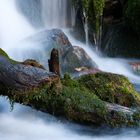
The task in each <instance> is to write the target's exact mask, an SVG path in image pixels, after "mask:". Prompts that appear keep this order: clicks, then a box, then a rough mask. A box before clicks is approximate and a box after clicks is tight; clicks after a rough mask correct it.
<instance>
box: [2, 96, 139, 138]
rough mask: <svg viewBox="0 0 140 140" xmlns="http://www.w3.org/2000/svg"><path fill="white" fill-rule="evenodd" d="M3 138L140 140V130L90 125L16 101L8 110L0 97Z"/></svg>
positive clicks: (7, 106) (4, 101) (7, 105)
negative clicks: (110, 128) (12, 107)
mask: <svg viewBox="0 0 140 140" xmlns="http://www.w3.org/2000/svg"><path fill="white" fill-rule="evenodd" d="M0 101H1V102H0V139H1V140H117V139H119V140H139V139H140V135H139V132H140V130H139V129H138V130H127V131H126V130H125V131H124V130H123V129H122V130H120V131H119V130H114V132H113V130H111V131H112V132H108V131H105V130H104V131H103V130H100V129H97V130H96V129H91V128H86V127H83V126H78V125H75V124H70V123H68V122H66V121H65V122H62V121H60V120H57V119H56V118H54V117H52V116H50V115H48V114H44V113H41V112H37V111H35V110H32V109H30V108H28V107H24V106H21V105H18V104H16V105H15V108H14V111H13V112H9V108H10V107H9V104H8V102H7V101H6V100H5V99H4V98H0Z"/></svg>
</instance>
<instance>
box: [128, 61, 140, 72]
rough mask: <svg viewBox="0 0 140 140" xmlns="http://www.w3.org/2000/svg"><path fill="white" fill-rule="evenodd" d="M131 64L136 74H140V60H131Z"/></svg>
mask: <svg viewBox="0 0 140 140" xmlns="http://www.w3.org/2000/svg"><path fill="white" fill-rule="evenodd" d="M129 64H130V66H131V67H132V69H133V71H134V72H135V73H136V74H140V62H130V63H129Z"/></svg>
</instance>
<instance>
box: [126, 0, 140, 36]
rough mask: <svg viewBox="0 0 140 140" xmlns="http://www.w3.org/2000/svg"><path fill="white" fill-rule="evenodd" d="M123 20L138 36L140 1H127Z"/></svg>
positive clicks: (139, 32) (139, 30)
mask: <svg viewBox="0 0 140 140" xmlns="http://www.w3.org/2000/svg"><path fill="white" fill-rule="evenodd" d="M125 18H126V21H127V23H128V24H129V26H130V27H131V28H132V29H133V30H134V31H135V32H136V33H138V35H139V36H140V0H128V3H127V6H126V9H125Z"/></svg>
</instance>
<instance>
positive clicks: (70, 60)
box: [61, 46, 97, 73]
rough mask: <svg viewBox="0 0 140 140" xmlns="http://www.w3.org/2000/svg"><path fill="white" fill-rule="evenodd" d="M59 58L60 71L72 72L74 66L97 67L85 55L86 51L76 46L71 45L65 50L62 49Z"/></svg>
mask: <svg viewBox="0 0 140 140" xmlns="http://www.w3.org/2000/svg"><path fill="white" fill-rule="evenodd" d="M63 52H64V53H63V54H62V57H61V59H62V60H63V62H62V63H61V68H62V71H64V72H69V73H74V72H75V68H78V67H86V68H88V69H89V68H97V65H96V64H95V63H94V62H93V61H92V59H91V58H90V57H89V56H88V55H87V53H86V52H85V51H84V50H83V49H82V48H80V47H78V46H73V47H71V48H69V49H68V50H67V51H65V50H63Z"/></svg>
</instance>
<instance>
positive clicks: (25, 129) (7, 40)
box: [0, 0, 140, 140]
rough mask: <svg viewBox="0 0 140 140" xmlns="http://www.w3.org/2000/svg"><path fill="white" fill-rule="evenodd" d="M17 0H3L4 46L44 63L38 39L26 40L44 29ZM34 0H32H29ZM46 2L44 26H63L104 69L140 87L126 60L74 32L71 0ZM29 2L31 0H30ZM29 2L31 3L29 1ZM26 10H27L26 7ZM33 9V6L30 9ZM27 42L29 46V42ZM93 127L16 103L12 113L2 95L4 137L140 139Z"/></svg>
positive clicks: (0, 34) (0, 35)
mask: <svg viewBox="0 0 140 140" xmlns="http://www.w3.org/2000/svg"><path fill="white" fill-rule="evenodd" d="M16 1H18V0H0V3H1V4H0V46H1V48H3V49H4V50H5V51H6V52H7V53H8V54H9V56H10V57H11V58H13V59H15V60H20V61H23V60H25V59H27V58H34V59H37V60H39V61H40V62H42V61H43V60H44V57H45V55H44V50H42V49H41V48H40V47H39V44H38V47H34V42H26V41H23V40H24V39H25V38H26V37H28V36H30V35H33V34H34V33H36V32H38V31H39V30H40V29H38V28H36V27H35V26H33V25H32V24H31V23H30V22H29V21H28V18H26V17H25V14H22V10H21V11H20V12H19V11H18V9H19V8H20V7H17V5H16ZM29 1H30V0H29ZM39 1H40V5H42V14H41V17H40V18H39V19H42V22H43V23H44V24H42V25H44V26H42V25H41V26H42V29H44V28H61V29H63V31H64V32H65V33H66V34H67V36H68V37H69V39H70V41H71V42H72V44H73V45H78V46H81V47H82V48H84V49H85V51H86V52H87V53H88V55H89V56H90V57H91V58H92V59H93V60H94V61H95V62H96V63H97V65H98V66H99V68H100V69H101V70H103V71H107V72H113V73H118V74H123V75H125V76H127V77H129V79H130V80H131V81H132V82H133V83H136V84H135V85H136V88H137V89H139V85H140V77H139V76H137V75H135V74H134V73H133V72H132V70H131V68H130V67H129V66H128V64H127V61H128V60H126V59H118V58H117V59H111V58H105V57H103V56H101V54H100V53H97V52H95V51H94V50H93V49H92V47H91V46H88V45H87V44H83V43H81V42H79V41H78V40H76V39H75V38H73V37H72V36H71V35H70V32H69V29H68V28H69V27H72V26H73V25H74V23H75V11H74V9H73V7H72V6H70V1H68V0H39ZM26 2H28V1H26ZM27 5H28V4H27ZM24 10H25V11H26V9H24ZM30 10H31V9H30ZM25 44H26V45H25ZM103 130H105V129H102V128H100V129H95V128H94V129H91V128H86V127H83V126H78V125H76V124H70V123H68V122H66V121H62V120H58V119H56V118H54V117H52V116H50V115H48V114H43V113H41V112H37V111H35V110H32V109H31V108H28V107H25V106H22V105H18V104H16V105H15V108H14V111H12V112H10V107H9V103H8V101H7V100H6V99H5V98H3V97H1V98H0V140H28V139H33V140H96V139H98V140H117V139H120V140H125V139H126V140H139V139H140V135H139V134H140V133H139V132H140V130H139V129H138V130H127V129H125V130H123V129H122V130H120V131H119V130H115V133H114V132H113V131H110V130H108V131H105V132H104V131H103Z"/></svg>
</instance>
